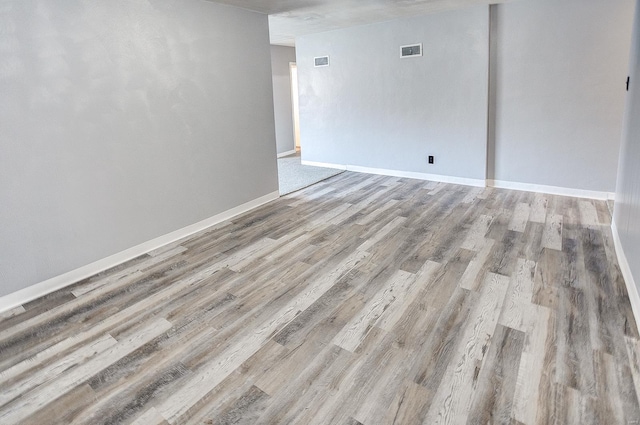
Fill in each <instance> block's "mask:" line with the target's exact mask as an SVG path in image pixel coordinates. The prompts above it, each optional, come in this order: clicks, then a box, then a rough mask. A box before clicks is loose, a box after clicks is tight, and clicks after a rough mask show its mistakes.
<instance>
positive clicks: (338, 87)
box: [296, 6, 489, 179]
mask: <svg viewBox="0 0 640 425" xmlns="http://www.w3.org/2000/svg"><path fill="white" fill-rule="evenodd" d="M488 22H489V18H488V7H487V6H481V7H473V8H468V9H465V10H459V11H454V12H446V13H440V14H437V15H429V16H422V17H418V18H411V19H402V20H395V21H392V22H386V23H381V24H374V25H366V26H360V27H354V28H348V29H343V30H337V31H331V32H325V33H321V34H315V35H309V36H303V37H300V38H299V39H297V40H296V53H297V64H298V76H299V87H300V131H301V139H302V140H303V148H304V149H303V150H302V158H303V159H304V160H307V161H316V162H325V163H335V164H348V165H357V166H365V167H373V168H385V169H391V170H399V171H411V172H422V173H432V174H440V175H446V176H455V177H464V178H474V179H484V178H485V170H486V138H487V92H488V89H487V81H488V78H487V75H488V71H487V69H488V66H487V64H488ZM412 43H423V47H424V56H422V57H418V58H409V59H400V50H399V48H400V46H401V45H406V44H412ZM322 55H329V56H330V60H331V66H329V67H326V68H314V67H313V58H314V57H315V56H322ZM428 155H435V156H436V164H435V165H432V166H429V165H428V164H427V156H428Z"/></svg>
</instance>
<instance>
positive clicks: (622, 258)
mask: <svg viewBox="0 0 640 425" xmlns="http://www.w3.org/2000/svg"><path fill="white" fill-rule="evenodd" d="M611 233H613V243H614V245H615V247H616V255H617V257H618V264H619V265H620V270H621V271H622V277H623V278H624V282H625V285H626V286H627V292H628V293H629V301H631V309H632V310H633V315H634V316H635V319H636V325H637V326H638V328H639V329H640V293H638V286H637V285H636V282H635V280H634V279H633V274H632V273H631V267H630V266H629V261H627V256H626V255H625V253H624V249H623V248H622V241H621V240H620V234H619V233H618V228H617V227H616V222H615V220H614V221H612V222H611Z"/></svg>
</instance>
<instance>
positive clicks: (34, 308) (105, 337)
mask: <svg viewBox="0 0 640 425" xmlns="http://www.w3.org/2000/svg"><path fill="white" fill-rule="evenodd" d="M610 224H611V216H610V212H609V209H608V207H607V205H606V203H605V202H598V201H592V200H585V199H577V198H566V197H559V196H550V195H542V194H533V193H525V192H517V191H508V190H499V189H490V188H488V189H479V188H471V187H465V186H457V185H451V184H443V183H435V182H424V181H417V180H409V179H400V178H390V177H381V176H370V175H365V174H357V173H350V172H346V173H343V174H341V175H339V176H336V177H333V178H331V179H329V180H325V181H323V182H321V183H320V184H318V185H315V186H312V187H310V188H307V189H305V190H303V191H300V192H296V193H293V194H291V195H288V196H286V197H283V198H280V199H279V200H277V201H275V202H272V203H270V204H268V205H266V206H263V207H261V208H259V209H257V210H254V211H251V212H249V213H246V214H244V215H242V216H240V217H237V218H235V219H233V220H231V221H229V222H225V223H222V224H220V225H218V226H215V227H214V228H211V229H208V230H207V231H205V232H202V233H199V234H197V235H194V236H192V237H189V238H187V239H184V240H181V241H178V242H176V243H173V244H171V245H169V246H166V247H163V248H161V249H159V250H157V251H154V252H151V253H149V254H147V255H143V256H141V257H139V258H136V259H134V260H132V261H129V262H127V263H125V264H122V265H120V266H118V267H115V268H114V269H112V270H108V271H106V272H104V273H101V274H99V275H96V276H94V277H91V278H89V279H86V280H84V281H82V282H79V283H77V284H75V285H73V286H71V287H69V288H66V289H64V290H61V291H58V292H56V293H53V294H50V295H48V296H46V297H44V298H42V299H40V300H37V301H34V302H31V303H28V304H26V305H24V306H21V307H19V308H16V309H14V310H12V311H10V312H6V313H3V314H2V315H0V423H1V424H7V425H8V424H16V423H24V424H43V423H46V424H121V423H135V424H145V425H154V424H165V425H166V424H337V425H346V424H352V425H354V424H361V425H374V424H423V423H424V424H509V425H538V424H580V425H588V424H598V425H601V424H640V407H639V403H638V393H639V392H640V337H639V335H638V329H637V328H636V322H635V321H634V318H633V314H632V311H631V305H630V303H629V298H628V296H627V292H626V288H625V284H624V281H623V278H622V275H621V273H620V269H619V267H618V264H617V260H616V255H615V251H614V245H613V240H612V235H611V231H610Z"/></svg>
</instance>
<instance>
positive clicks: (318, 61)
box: [313, 56, 329, 68]
mask: <svg viewBox="0 0 640 425" xmlns="http://www.w3.org/2000/svg"><path fill="white" fill-rule="evenodd" d="M313 62H314V65H315V67H316V68H318V67H320V66H329V56H320V57H317V58H313Z"/></svg>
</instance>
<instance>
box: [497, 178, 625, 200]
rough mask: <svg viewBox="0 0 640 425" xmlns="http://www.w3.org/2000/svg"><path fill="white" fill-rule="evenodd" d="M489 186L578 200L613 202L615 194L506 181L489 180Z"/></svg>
mask: <svg viewBox="0 0 640 425" xmlns="http://www.w3.org/2000/svg"><path fill="white" fill-rule="evenodd" d="M487 186H489V187H496V188H499V189H512V190H522V191H525V192H539V193H548V194H550V195H561V196H573V197H576V198H589V199H598V200H602V201H606V200H613V199H614V198H615V193H611V192H599V191H595V190H584V189H571V188H568V187H558V186H545V185H541V184H531V183H517V182H509V181H504V180H487Z"/></svg>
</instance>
